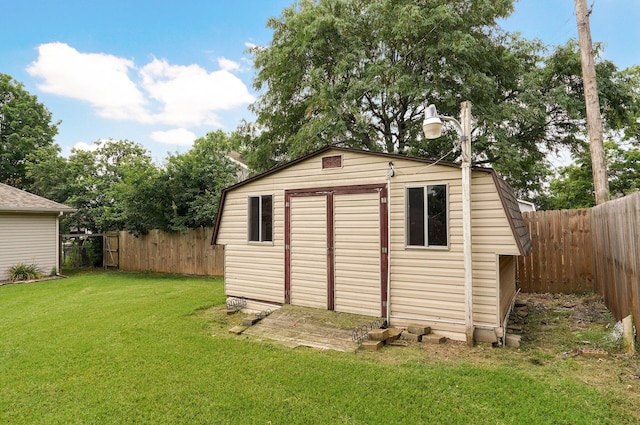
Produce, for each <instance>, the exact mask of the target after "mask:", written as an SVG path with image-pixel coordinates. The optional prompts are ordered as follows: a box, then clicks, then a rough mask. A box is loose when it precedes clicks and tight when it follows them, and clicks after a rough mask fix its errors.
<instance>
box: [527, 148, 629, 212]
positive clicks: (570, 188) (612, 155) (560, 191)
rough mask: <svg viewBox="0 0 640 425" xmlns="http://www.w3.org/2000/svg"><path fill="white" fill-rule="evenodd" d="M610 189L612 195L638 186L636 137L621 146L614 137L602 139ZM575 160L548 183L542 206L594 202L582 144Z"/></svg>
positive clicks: (578, 205)
mask: <svg viewBox="0 0 640 425" xmlns="http://www.w3.org/2000/svg"><path fill="white" fill-rule="evenodd" d="M604 147H605V154H606V159H607V168H608V177H609V189H610V192H611V195H612V197H614V198H615V197H620V196H625V195H628V194H629V193H632V192H637V191H639V190H640V147H638V143H637V141H635V142H632V143H630V144H629V145H627V146H622V145H621V144H619V143H616V142H615V141H613V140H609V141H607V142H605V145H604ZM574 159H575V163H574V164H570V165H567V166H564V167H561V168H560V169H559V172H558V175H557V176H556V177H554V178H553V179H552V180H551V182H550V185H549V190H548V193H546V194H545V195H544V196H542V197H541V198H540V199H539V203H540V205H539V206H540V208H541V209H554V210H559V209H572V208H590V207H593V206H594V205H595V192H594V186H593V177H592V172H591V157H590V154H589V148H588V146H586V144H582V145H581V148H580V149H579V152H578V153H577V154H576V155H575V158H574Z"/></svg>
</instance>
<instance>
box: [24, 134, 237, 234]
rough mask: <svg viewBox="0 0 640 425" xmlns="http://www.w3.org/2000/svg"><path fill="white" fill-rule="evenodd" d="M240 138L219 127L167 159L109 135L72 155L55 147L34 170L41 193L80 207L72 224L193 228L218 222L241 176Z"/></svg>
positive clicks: (137, 229) (140, 229)
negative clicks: (225, 196)
mask: <svg viewBox="0 0 640 425" xmlns="http://www.w3.org/2000/svg"><path fill="white" fill-rule="evenodd" d="M233 140H234V137H233V136H228V135H226V134H225V133H224V132H222V131H217V132H211V133H209V134H207V135H206V137H202V138H199V139H197V140H196V141H195V142H194V145H193V147H192V148H191V149H190V150H189V151H187V152H185V153H182V154H174V155H170V156H169V157H168V159H167V160H166V163H165V164H164V166H158V165H156V164H154V163H153V162H152V160H151V157H150V155H149V153H148V152H147V151H146V150H145V149H144V147H143V146H141V145H140V144H138V143H135V142H132V141H128V140H107V141H101V142H96V143H95V145H96V149H94V150H91V151H85V150H73V151H72V154H71V155H70V156H69V158H68V159H67V158H63V157H61V156H56V155H53V152H52V155H51V156H49V157H48V158H47V159H46V160H44V161H41V162H38V163H31V164H29V166H28V168H27V170H28V176H29V178H30V180H31V181H33V182H34V187H36V190H34V192H36V193H37V194H39V195H42V196H46V197H48V198H50V199H53V200H56V201H58V202H63V203H65V204H67V205H70V206H73V207H74V208H76V209H77V211H76V213H74V214H73V215H71V216H70V217H68V218H66V219H65V220H64V222H63V225H64V226H65V227H66V228H67V229H75V228H77V229H88V230H91V231H93V232H103V231H111V230H127V231H129V232H131V233H134V234H145V233H147V232H148V231H149V230H151V229H163V230H185V229H187V228H193V227H200V226H212V225H213V223H214V222H215V219H216V215H217V209H218V202H219V198H220V193H221V191H222V189H223V188H224V187H226V186H228V185H230V184H232V183H235V181H236V174H237V166H236V165H235V164H234V163H233V162H232V161H231V160H230V159H229V158H228V157H227V155H226V153H227V152H228V151H229V150H230V149H231V148H232V147H233V143H232V142H233Z"/></svg>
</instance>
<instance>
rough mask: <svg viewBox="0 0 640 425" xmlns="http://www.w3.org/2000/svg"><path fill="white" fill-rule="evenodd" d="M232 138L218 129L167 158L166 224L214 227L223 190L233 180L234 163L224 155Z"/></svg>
mask: <svg viewBox="0 0 640 425" xmlns="http://www.w3.org/2000/svg"><path fill="white" fill-rule="evenodd" d="M231 144H232V139H231V138H228V137H227V135H226V134H225V133H224V132H222V131H220V130H218V131H216V132H210V133H208V134H207V135H206V137H201V138H199V139H197V140H196V141H195V142H194V144H193V147H192V148H191V150H189V151H188V152H186V153H184V154H181V155H171V156H169V158H168V159H167V162H166V166H165V172H164V176H163V179H164V180H165V181H166V182H167V185H166V187H165V190H166V191H167V195H168V196H167V198H166V199H167V200H171V203H170V204H169V203H168V202H165V205H166V206H169V207H170V208H171V210H170V211H167V212H166V214H167V215H168V216H169V220H168V224H167V227H168V228H169V229H172V230H183V229H186V228H195V227H206V226H213V224H214V222H215V218H216V216H217V213H218V203H219V201H220V194H221V192H222V189H224V188H225V187H226V186H229V185H231V184H233V183H235V182H236V177H235V176H236V174H237V171H238V169H237V166H236V165H235V164H234V163H233V162H231V160H230V159H229V158H228V157H227V156H226V155H225V152H226V151H228V150H230V149H231V147H232V145H231Z"/></svg>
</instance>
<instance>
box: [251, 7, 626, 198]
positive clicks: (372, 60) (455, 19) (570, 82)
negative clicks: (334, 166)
mask: <svg viewBox="0 0 640 425" xmlns="http://www.w3.org/2000/svg"><path fill="white" fill-rule="evenodd" d="M512 10H513V1H511V0H500V1H496V0H477V1H473V2H470V1H468V0H394V1H389V0H302V1H300V2H298V3H296V4H294V5H293V6H291V7H289V8H287V9H285V10H284V11H283V12H282V15H281V16H280V17H279V18H273V19H270V20H269V22H268V26H269V27H270V28H272V29H273V31H274V32H273V39H272V41H271V43H270V45H268V46H266V47H256V48H254V49H252V51H253V54H254V55H255V66H256V68H257V76H256V78H255V80H254V86H255V88H256V89H257V90H261V91H262V92H263V94H262V95H261V96H260V98H259V99H258V101H257V102H256V103H255V104H254V105H252V109H253V111H254V112H255V114H256V120H255V122H253V123H246V124H245V125H244V126H243V128H242V134H243V136H244V143H245V148H246V152H245V155H246V158H247V160H248V162H249V165H250V166H251V167H252V168H254V169H255V170H257V171H262V170H265V169H267V168H269V167H272V166H274V165H276V164H278V163H280V162H283V161H286V160H289V159H291V158H293V157H296V156H298V155H301V154H304V153H306V152H308V151H310V150H312V149H315V148H317V147H319V146H322V145H326V144H330V143H339V144H342V145H346V146H350V147H356V148H363V149H369V150H381V151H386V152H399V153H407V154H409V155H417V156H426V157H431V158H434V159H435V158H440V157H441V156H443V155H445V154H447V152H449V151H451V150H452V146H455V140H456V138H457V135H456V134H455V132H453V131H450V132H449V134H448V137H443V138H440V139H438V140H434V141H429V140H425V139H424V138H423V137H422V134H421V120H422V115H423V110H424V106H425V103H434V104H436V105H437V106H438V109H439V112H440V113H441V114H444V115H452V116H457V115H458V113H459V104H460V102H461V101H463V100H470V101H471V102H472V103H473V105H474V106H473V110H472V115H473V117H474V122H473V126H474V131H473V136H472V137H473V143H472V146H473V157H474V162H475V163H476V164H488V165H491V166H493V167H494V168H496V169H497V170H498V171H499V172H500V173H501V174H503V175H504V176H505V177H507V179H508V181H509V182H510V183H511V184H512V185H513V186H514V187H515V188H516V189H517V191H518V194H519V195H521V196H522V195H529V196H530V197H531V196H534V195H535V194H536V193H538V192H539V191H540V190H541V188H542V186H541V183H542V181H543V180H544V179H545V178H546V177H547V175H548V173H549V168H548V164H547V162H546V155H547V153H548V152H549V151H552V150H555V149H558V148H559V147H563V146H574V145H575V144H576V143H577V139H576V137H575V134H577V133H579V132H580V131H581V130H582V129H584V120H583V117H584V112H583V111H584V98H583V94H582V91H581V88H582V85H581V84H582V82H581V73H580V68H579V66H580V60H579V55H578V50H577V46H576V45H575V43H569V44H567V45H566V46H560V47H559V48H557V49H554V50H553V51H552V52H551V54H547V50H546V49H545V46H543V45H542V44H541V43H540V42H537V41H529V40H525V39H522V38H520V37H519V36H517V35H514V34H508V33H505V32H503V31H502V30H501V29H500V28H499V26H498V25H497V21H498V20H499V19H500V18H504V17H506V16H508V15H509V14H510V13H511V11H512ZM599 72H600V73H601V74H600V75H599V77H600V78H601V79H602V82H601V84H600V87H601V91H602V94H601V99H602V100H603V102H604V104H605V106H606V107H605V108H604V109H605V110H604V112H605V120H606V122H607V123H615V124H616V125H617V126H620V125H622V123H623V122H628V118H629V116H630V114H631V113H629V112H625V111H632V110H633V109H634V108H637V104H630V103H629V102H628V101H630V100H632V99H631V97H630V96H629V93H628V90H629V87H628V86H625V83H626V81H623V80H624V79H620V78H619V77H620V75H619V74H618V70H617V69H616V68H615V66H613V65H612V64H611V63H608V62H602V61H600V62H599ZM457 154H458V147H454V149H453V153H452V154H450V155H449V156H447V157H446V158H447V159H449V160H453V159H455V158H456V156H457Z"/></svg>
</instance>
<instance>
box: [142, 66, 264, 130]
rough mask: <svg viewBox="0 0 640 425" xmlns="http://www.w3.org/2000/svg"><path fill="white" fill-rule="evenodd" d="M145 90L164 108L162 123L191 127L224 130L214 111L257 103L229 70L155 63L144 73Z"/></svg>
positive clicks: (157, 116) (143, 69)
mask: <svg viewBox="0 0 640 425" xmlns="http://www.w3.org/2000/svg"><path fill="white" fill-rule="evenodd" d="M140 75H141V76H142V87H143V88H144V89H145V90H146V91H147V93H149V96H150V97H151V98H153V99H154V100H156V101H158V102H159V103H160V104H161V105H163V110H162V112H160V113H159V114H157V115H156V118H157V120H158V121H159V122H162V123H164V124H170V125H179V126H189V125H201V124H208V125H212V126H218V127H219V126H220V123H219V122H218V117H217V116H216V115H215V112H214V111H219V110H228V109H233V108H236V107H239V106H242V105H245V104H247V103H250V102H252V101H253V96H251V94H249V91H248V90H247V87H246V86H245V85H244V83H243V82H242V81H241V80H240V79H239V78H238V77H236V76H235V75H233V74H232V73H230V72H228V71H226V70H220V71H214V72H207V71H206V70H205V69H204V68H202V67H200V66H199V65H189V66H181V65H171V64H169V63H168V62H167V61H166V60H158V59H154V60H153V61H152V62H151V63H149V64H147V65H145V66H144V68H142V69H141V70H140Z"/></svg>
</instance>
